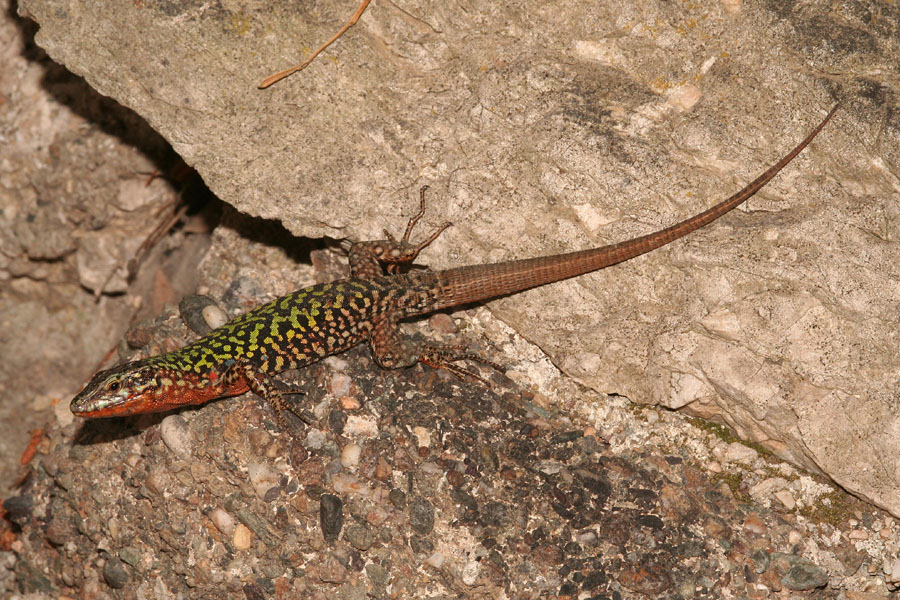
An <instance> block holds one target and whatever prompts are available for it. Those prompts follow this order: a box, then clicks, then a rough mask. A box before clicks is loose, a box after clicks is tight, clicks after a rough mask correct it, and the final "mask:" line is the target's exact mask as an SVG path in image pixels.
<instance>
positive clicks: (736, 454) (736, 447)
mask: <svg viewBox="0 0 900 600" xmlns="http://www.w3.org/2000/svg"><path fill="white" fill-rule="evenodd" d="M758 457H759V453H758V452H757V451H756V450H754V449H753V448H748V447H747V446H745V445H743V444H742V443H740V442H732V443H730V444H728V447H727V448H726V449H725V460H727V461H731V462H742V463H747V464H751V463H753V461H755V460H756V459H757V458H758Z"/></svg>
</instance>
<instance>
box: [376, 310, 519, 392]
mask: <svg viewBox="0 0 900 600" xmlns="http://www.w3.org/2000/svg"><path fill="white" fill-rule="evenodd" d="M369 345H370V346H371V348H372V354H373V355H374V357H375V362H377V363H378V364H379V366H381V367H382V368H385V369H397V368H401V367H411V366H413V365H414V364H416V363H417V362H420V363H422V364H425V365H428V366H430V367H433V368H435V369H445V370H447V371H450V372H451V373H453V374H454V375H456V376H457V377H459V378H460V379H475V380H478V381H480V382H482V383H484V384H485V385H490V384H489V382H488V381H487V380H486V379H485V378H484V377H482V376H480V375H478V374H477V373H475V372H474V371H471V370H469V369H466V368H464V367H461V366H460V365H458V364H457V363H458V362H460V361H471V362H478V363H481V364H483V365H487V366H489V367H491V368H492V369H494V370H496V371H498V372H500V373H505V372H506V369H505V368H504V367H503V366H502V365H500V364H497V363H495V362H492V361H490V360H487V359H485V358H483V357H481V356H479V355H478V354H475V353H473V352H469V351H468V350H466V348H465V347H463V346H443V345H438V344H420V343H418V342H417V341H416V340H414V339H412V338H409V337H404V336H403V334H402V333H401V332H400V327H399V325H398V324H397V322H396V321H394V320H391V319H387V318H384V319H381V320H379V321H378V323H376V325H375V328H374V330H373V332H372V336H371V337H370V338H369Z"/></svg>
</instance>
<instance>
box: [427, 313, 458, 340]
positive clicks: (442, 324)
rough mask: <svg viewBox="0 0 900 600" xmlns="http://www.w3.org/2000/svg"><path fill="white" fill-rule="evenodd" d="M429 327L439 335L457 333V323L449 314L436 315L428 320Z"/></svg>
mask: <svg viewBox="0 0 900 600" xmlns="http://www.w3.org/2000/svg"><path fill="white" fill-rule="evenodd" d="M428 325H429V326H430V327H431V328H432V329H433V330H434V331H436V332H437V333H443V334H445V335H449V334H452V333H456V331H457V328H456V322H455V321H454V320H453V317H451V316H450V315H448V314H447V313H435V314H433V315H431V316H430V317H429V318H428Z"/></svg>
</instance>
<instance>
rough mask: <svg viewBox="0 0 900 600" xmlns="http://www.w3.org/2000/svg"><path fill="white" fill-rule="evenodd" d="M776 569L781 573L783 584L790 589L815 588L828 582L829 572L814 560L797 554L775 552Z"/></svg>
mask: <svg viewBox="0 0 900 600" xmlns="http://www.w3.org/2000/svg"><path fill="white" fill-rule="evenodd" d="M773 556H774V557H775V560H774V562H776V569H777V570H778V574H779V575H781V584H782V585H783V586H784V587H786V588H787V589H789V590H794V591H804V590H814V589H816V588H820V587H824V586H825V585H827V584H828V573H826V572H825V571H824V570H823V569H822V568H820V567H819V566H817V565H816V564H814V563H813V562H812V561H810V560H808V559H806V558H803V557H802V556H795V555H793V554H782V553H780V552H774V553H773Z"/></svg>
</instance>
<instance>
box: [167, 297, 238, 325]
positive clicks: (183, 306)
mask: <svg viewBox="0 0 900 600" xmlns="http://www.w3.org/2000/svg"><path fill="white" fill-rule="evenodd" d="M210 307H213V308H212V309H210ZM216 311H218V312H219V313H221V314H222V315H223V317H224V318H225V320H226V321H227V317H225V316H224V315H225V313H224V312H223V311H222V309H221V308H219V307H218V306H216V303H215V301H213V299H212V298H209V297H208V296H201V295H199V294H188V295H187V296H185V297H184V298H182V299H181V300H180V301H179V302H178V312H180V313H181V320H182V321H184V323H185V325H187V326H188V328H189V329H190V330H191V331H193V332H194V333H196V334H197V335H206V334H208V333H210V332H211V331H212V330H213V329H215V328H216V327H219V325H213V324H212V323H210V322H209V321H210V320H209V318H207V314H211V315H214V314H215V313H216ZM221 324H222V325H224V324H225V322H222V323H221Z"/></svg>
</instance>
